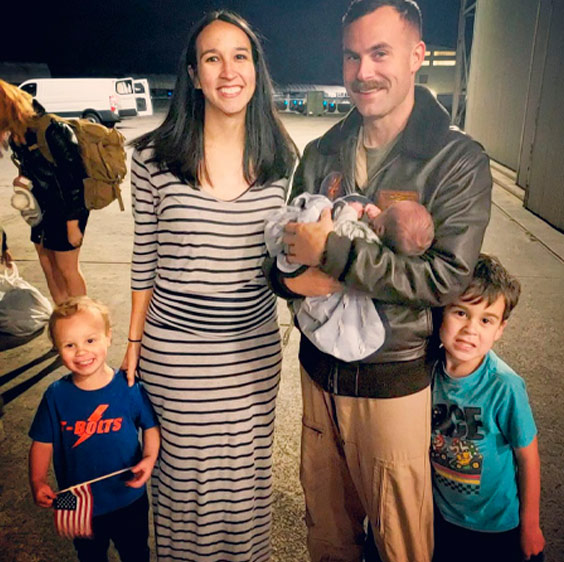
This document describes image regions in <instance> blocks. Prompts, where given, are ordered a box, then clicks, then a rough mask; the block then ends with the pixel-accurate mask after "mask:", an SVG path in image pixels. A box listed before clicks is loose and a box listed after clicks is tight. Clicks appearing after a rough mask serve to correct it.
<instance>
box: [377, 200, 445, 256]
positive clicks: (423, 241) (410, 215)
mask: <svg viewBox="0 0 564 562" xmlns="http://www.w3.org/2000/svg"><path fill="white" fill-rule="evenodd" d="M370 224H371V226H372V228H373V229H374V231H375V232H376V234H377V235H378V236H379V237H380V239H381V240H382V243H383V244H385V245H386V246H388V248H390V249H391V250H393V251H394V252H396V253H398V254H403V255H406V256H420V255H421V254H424V253H425V251H426V250H428V249H429V247H430V246H431V244H432V243H433V238H434V236H435V227H434V225H433V217H432V216H431V214H430V213H429V211H427V209H426V208H425V207H424V206H423V205H421V204H420V203H417V202H416V201H396V202H395V203H392V204H391V205H390V206H389V207H388V208H387V209H385V210H384V211H382V212H381V213H380V214H378V215H377V216H375V217H374V218H373V219H372V220H371V221H370Z"/></svg>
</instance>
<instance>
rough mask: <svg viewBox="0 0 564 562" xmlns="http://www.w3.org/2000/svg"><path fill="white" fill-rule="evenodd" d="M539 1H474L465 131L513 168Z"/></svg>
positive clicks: (515, 167)
mask: <svg viewBox="0 0 564 562" xmlns="http://www.w3.org/2000/svg"><path fill="white" fill-rule="evenodd" d="M537 11H538V0H495V1H492V0H478V1H477V5H476V17H475V23H474V37H473V41H472V54H471V62H470V75H469V78H468V96H467V104H466V121H465V129H466V131H467V132H468V133H470V134H471V135H472V136H473V137H474V138H476V139H477V140H479V141H480V142H481V143H482V144H483V145H484V146H485V148H486V150H487V152H488V154H489V155H490V156H491V157H492V158H493V159H494V160H497V161H498V162H501V163H502V164H504V165H505V166H507V167H508V168H511V169H512V170H517V168H518V164H519V153H520V146H521V144H520V143H521V135H522V131H523V123H524V117H525V107H526V101H527V92H528V85H529V73H530V65H531V56H532V48H533V40H534V34H535V23H536V20H537Z"/></svg>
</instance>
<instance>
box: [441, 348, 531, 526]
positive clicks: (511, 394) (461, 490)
mask: <svg viewBox="0 0 564 562" xmlns="http://www.w3.org/2000/svg"><path fill="white" fill-rule="evenodd" d="M432 420H433V421H432V444H431V463H432V465H433V494H434V498H435V502H436V503H437V506H438V508H439V509H440V511H441V514H442V515H443V517H444V518H445V519H446V520H447V521H449V522H451V523H454V524H455V525H459V526H461V527H466V528H468V529H472V530H475V531H490V532H502V531H509V530H510V529H514V528H515V527H517V526H518V525H519V495H518V489H517V473H516V471H517V465H516V463H515V459H514V455H513V449H516V448H522V447H527V446H528V445H530V444H531V442H532V440H533V438H534V437H535V435H536V433H537V429H536V426H535V421H534V419H533V414H532V412H531V407H530V405H529V399H528V396H527V391H526V388H525V382H524V381H523V379H522V378H521V377H519V376H518V375H517V374H516V373H515V372H514V371H513V370H512V369H511V367H509V366H508V365H507V364H506V363H504V362H503V361H502V360H501V359H500V358H499V357H498V356H497V355H496V354H495V353H494V352H493V351H490V352H489V353H488V354H487V355H486V357H485V359H484V361H483V362H482V364H481V365H480V367H478V369H476V371H474V372H473V373H472V374H470V375H468V376H467V377H462V378H454V377H450V376H449V375H448V374H447V373H446V372H445V370H444V365H442V364H440V363H438V364H437V365H436V366H435V369H434V373H433V415H432Z"/></svg>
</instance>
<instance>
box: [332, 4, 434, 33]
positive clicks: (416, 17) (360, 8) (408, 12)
mask: <svg viewBox="0 0 564 562" xmlns="http://www.w3.org/2000/svg"><path fill="white" fill-rule="evenodd" d="M385 6H390V7H391V8H393V9H394V10H395V11H396V12H397V13H398V14H399V15H400V17H401V18H402V19H403V20H404V21H405V22H406V23H408V24H409V25H411V26H412V27H413V28H414V29H415V30H416V31H417V33H418V35H419V38H421V37H422V36H423V18H422V17H421V10H420V9H419V6H418V5H417V3H416V2H415V1H414V0H353V1H352V2H351V3H350V4H349V7H348V8H347V11H346V12H345V15H344V16H343V27H347V26H348V25H350V24H351V23H352V22H353V21H356V20H357V19H359V18H361V17H363V16H366V15H367V14H371V13H372V12H374V11H375V10H377V9H378V8H383V7H385Z"/></svg>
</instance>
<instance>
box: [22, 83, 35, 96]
mask: <svg viewBox="0 0 564 562" xmlns="http://www.w3.org/2000/svg"><path fill="white" fill-rule="evenodd" d="M21 89H22V90H23V91H24V92H27V93H28V94H29V95H30V96H33V97H35V96H36V95H37V84H36V83H35V82H30V83H29V84H25V85H23V86H22V88H21Z"/></svg>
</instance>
